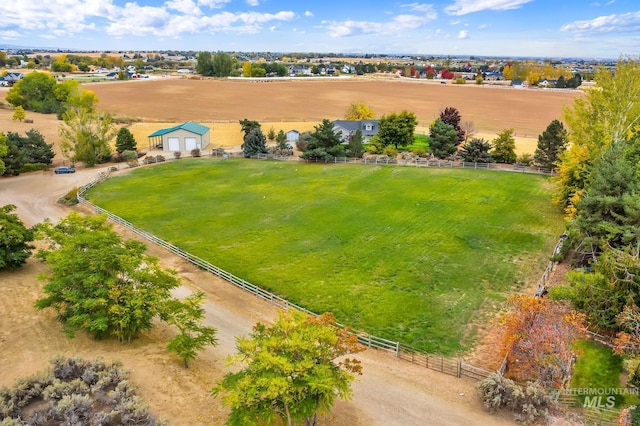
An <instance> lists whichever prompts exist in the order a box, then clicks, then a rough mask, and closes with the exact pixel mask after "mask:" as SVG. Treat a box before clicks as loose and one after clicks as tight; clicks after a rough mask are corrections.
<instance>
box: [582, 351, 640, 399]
mask: <svg viewBox="0 0 640 426" xmlns="http://www.w3.org/2000/svg"><path fill="white" fill-rule="evenodd" d="M575 350H576V351H577V353H578V359H577V360H576V363H575V365H574V367H573V375H572V376H571V388H574V389H596V390H597V389H601V390H607V391H608V392H609V393H612V392H611V389H620V388H624V386H622V385H621V383H620V375H621V374H622V372H623V368H624V366H623V363H622V357H620V356H617V355H614V354H613V351H612V350H611V349H610V348H608V347H606V346H604V345H601V344H599V343H596V342H591V341H587V340H578V341H577V342H576V344H575ZM609 396H613V397H614V398H615V405H616V407H620V406H623V405H629V404H630V403H637V398H636V397H634V396H633V395H626V396H625V395H609V394H604V395H603V396H602V400H601V401H600V402H601V405H603V406H605V405H606V403H607V397H609ZM589 397H590V398H591V399H593V397H594V396H593V395H590V396H589ZM576 398H578V399H579V400H580V404H581V405H582V403H583V402H584V398H585V397H584V396H576Z"/></svg>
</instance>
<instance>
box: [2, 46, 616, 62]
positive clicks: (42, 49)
mask: <svg viewBox="0 0 640 426" xmlns="http://www.w3.org/2000/svg"><path fill="white" fill-rule="evenodd" d="M0 50H1V51H9V50H31V51H35V52H43V53H44V52H46V53H79V54H80V53H98V52H105V53H106V52H118V53H158V52H167V51H170V52H182V53H185V52H195V53H200V52H203V50H194V49H157V50H149V49H143V50H134V49H76V48H66V47H52V46H41V47H37V46H17V45H4V44H0ZM210 52H212V53H215V51H210ZM223 52H225V53H251V54H258V55H259V54H266V53H269V54H280V55H287V54H309V55H336V56H340V55H343V56H350V57H354V58H355V57H361V56H365V55H371V56H384V57H397V58H402V57H433V58H452V59H454V58H472V57H473V58H479V59H514V60H518V59H523V60H572V61H611V62H616V61H617V60H618V59H619V58H620V57H616V58H613V57H569V56H566V57H565V56H502V55H476V54H444V53H442V54H436V53H402V52H397V53H379V52H366V53H361V52H328V51H323V52H302V51H273V50H268V51H267V50H266V51H256V50H249V51H241V50H229V51H223ZM624 57H628V55H625V56H624Z"/></svg>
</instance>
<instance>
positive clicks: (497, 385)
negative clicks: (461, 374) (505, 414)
mask: <svg viewBox="0 0 640 426" xmlns="http://www.w3.org/2000/svg"><path fill="white" fill-rule="evenodd" d="M476 387H477V388H478V390H479V391H480V397H481V399H482V403H483V404H484V406H485V407H486V408H487V410H489V412H491V413H493V412H496V411H497V410H499V409H501V408H507V409H509V410H511V411H512V412H514V416H515V418H516V420H518V421H520V422H523V423H533V422H535V421H537V420H539V419H546V418H547V417H548V415H549V407H551V406H552V405H553V400H552V399H551V398H550V397H549V395H547V393H546V392H545V390H544V388H542V386H540V385H538V384H536V383H528V384H527V385H524V386H521V385H519V384H517V383H516V382H514V381H513V380H510V379H507V378H505V377H504V376H502V374H499V373H494V374H492V375H491V376H489V377H487V378H486V379H484V380H482V381H481V382H478V383H477V384H476Z"/></svg>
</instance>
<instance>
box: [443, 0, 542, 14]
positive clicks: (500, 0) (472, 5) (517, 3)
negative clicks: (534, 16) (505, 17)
mask: <svg viewBox="0 0 640 426" xmlns="http://www.w3.org/2000/svg"><path fill="white" fill-rule="evenodd" d="M531 1H533V0H455V1H454V3H453V4H452V5H450V6H447V7H445V8H444V11H445V12H446V13H448V14H449V15H456V16H460V15H466V14H468V13H473V12H480V11H483V10H511V9H518V8H520V7H521V6H522V5H524V4H526V3H529V2H531Z"/></svg>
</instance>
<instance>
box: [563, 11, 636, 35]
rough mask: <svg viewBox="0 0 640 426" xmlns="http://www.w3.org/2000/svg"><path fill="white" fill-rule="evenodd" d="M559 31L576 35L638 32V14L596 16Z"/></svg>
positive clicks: (565, 26) (567, 25)
mask: <svg viewBox="0 0 640 426" xmlns="http://www.w3.org/2000/svg"><path fill="white" fill-rule="evenodd" d="M560 31H573V32H576V33H585V32H595V33H609V32H614V31H615V32H631V31H640V12H629V13H623V14H621V15H616V14H613V15H608V16H598V17H597V18H594V19H591V20H585V21H574V22H572V23H570V24H566V25H563V26H562V27H561V28H560Z"/></svg>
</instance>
